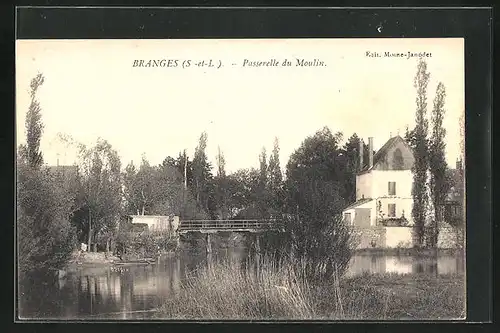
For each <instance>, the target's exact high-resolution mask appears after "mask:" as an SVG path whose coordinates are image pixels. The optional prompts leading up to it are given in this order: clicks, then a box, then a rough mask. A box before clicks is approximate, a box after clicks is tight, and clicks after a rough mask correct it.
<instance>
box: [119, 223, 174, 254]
mask: <svg viewBox="0 0 500 333" xmlns="http://www.w3.org/2000/svg"><path fill="white" fill-rule="evenodd" d="M116 248H117V254H118V255H121V256H122V259H123V255H125V258H129V259H131V258H152V257H156V256H158V255H159V254H160V252H161V251H175V250H176V248H177V240H176V236H175V235H174V234H173V233H169V232H150V231H143V232H133V231H129V230H121V231H120V232H118V235H117V238H116Z"/></svg>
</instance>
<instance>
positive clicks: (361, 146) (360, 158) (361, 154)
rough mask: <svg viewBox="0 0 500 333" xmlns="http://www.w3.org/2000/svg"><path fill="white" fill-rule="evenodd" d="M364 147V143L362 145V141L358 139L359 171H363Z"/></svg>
mask: <svg viewBox="0 0 500 333" xmlns="http://www.w3.org/2000/svg"><path fill="white" fill-rule="evenodd" d="M363 146H364V143H363V139H359V171H361V170H363V166H364V164H363V153H364V152H363V148H364V147H363Z"/></svg>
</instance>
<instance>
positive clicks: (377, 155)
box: [359, 135, 412, 173]
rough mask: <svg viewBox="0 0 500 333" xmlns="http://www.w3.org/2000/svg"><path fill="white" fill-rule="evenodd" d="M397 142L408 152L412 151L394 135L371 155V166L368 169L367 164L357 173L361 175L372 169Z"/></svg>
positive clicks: (401, 139)
mask: <svg viewBox="0 0 500 333" xmlns="http://www.w3.org/2000/svg"><path fill="white" fill-rule="evenodd" d="M398 142H402V143H403V144H404V145H406V146H407V147H408V148H409V149H410V150H412V148H411V147H410V146H409V145H408V144H407V143H406V141H405V140H404V139H403V138H402V137H401V136H399V135H396V136H394V137H392V138H390V139H389V140H387V142H386V143H385V144H384V145H383V146H382V147H381V148H380V149H379V150H378V151H377V152H376V153H375V155H373V166H372V167H371V168H370V166H369V165H368V164H367V165H365V166H364V167H363V169H362V170H361V171H360V172H359V173H363V172H366V171H368V170H371V169H373V168H374V167H375V166H376V165H377V164H378V163H379V162H380V161H383V160H384V158H385V156H386V155H387V153H388V152H389V149H390V148H392V146H394V145H395V144H396V143H398Z"/></svg>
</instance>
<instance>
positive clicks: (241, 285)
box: [156, 258, 465, 320]
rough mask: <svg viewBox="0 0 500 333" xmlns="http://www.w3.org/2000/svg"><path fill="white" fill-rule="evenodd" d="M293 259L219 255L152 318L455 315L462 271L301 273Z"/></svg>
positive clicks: (461, 300)
mask: <svg viewBox="0 0 500 333" xmlns="http://www.w3.org/2000/svg"><path fill="white" fill-rule="evenodd" d="M308 268H309V264H308V263H306V262H304V261H300V260H280V261H275V260H271V259H270V258H263V259H261V260H259V261H255V260H252V261H247V262H246V263H244V265H243V267H242V264H241V263H240V262H237V261H220V262H214V263H212V264H209V265H207V266H205V267H202V268H200V269H199V270H197V271H195V272H194V273H192V274H191V275H190V276H188V277H187V279H186V280H185V282H184V283H183V285H182V287H181V289H180V291H179V292H178V293H177V294H175V295H173V297H172V298H170V299H169V300H167V301H166V303H165V304H164V305H163V306H162V307H161V308H160V309H159V311H158V313H157V315H156V316H157V317H159V318H169V319H187V320H279V319H282V320H307V319H315V320H323V319H325V320H367V319H368V320H384V319H392V320H400V319H403V320H404V319H412V320H418V319H440V318H441V319H445V318H447V319H458V318H460V317H463V314H464V311H465V306H464V305H465V297H464V296H465V289H464V284H463V283H464V279H463V276H459V275H451V276H441V277H436V276H434V275H428V274H425V275H421V276H417V277H416V276H412V275H395V274H384V275H361V276H357V277H352V278H349V277H342V278H341V277H339V276H338V275H335V274H334V276H332V278H331V279H328V280H322V281H318V280H316V281H314V280H311V279H310V278H308V276H310V275H308V274H307V271H306V270H307V269H308Z"/></svg>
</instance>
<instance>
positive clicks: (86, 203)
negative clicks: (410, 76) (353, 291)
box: [17, 61, 448, 273]
mask: <svg viewBox="0 0 500 333" xmlns="http://www.w3.org/2000/svg"><path fill="white" fill-rule="evenodd" d="M428 80H429V74H428V73H427V69H426V64H425V62H423V61H421V62H419V64H418V71H417V75H416V78H415V87H416V88H417V100H416V101H417V111H416V126H415V128H414V129H413V130H411V131H409V130H407V133H406V140H407V141H408V142H409V144H410V145H411V146H412V147H413V149H414V152H415V160H416V163H415V166H414V177H415V185H414V187H413V192H412V194H413V197H414V207H413V211H412V215H413V219H414V221H415V224H416V225H417V227H418V229H419V242H420V244H422V243H423V238H424V234H423V232H422V230H424V225H427V224H428V223H427V224H426V213H427V212H428V210H429V208H428V202H429V198H430V196H429V195H427V194H426V193H427V192H426V190H427V188H428V187H430V188H431V194H432V203H433V204H434V207H435V208H434V209H437V207H440V205H441V204H442V203H443V201H444V196H445V193H446V192H447V186H448V185H447V184H448V183H447V182H446V179H445V171H446V162H445V160H444V149H445V143H444V137H445V131H444V129H443V126H442V119H443V115H444V98H445V89H444V86H443V85H442V84H439V85H438V91H437V94H436V98H435V101H434V108H433V112H432V124H433V126H432V132H431V136H430V138H428V129H427V127H428V125H427V119H426V87H427V83H428ZM43 82H44V77H43V75H42V74H38V75H37V76H36V77H35V78H34V79H33V80H32V82H31V99H32V101H31V104H30V107H29V110H28V112H27V116H26V123H25V125H26V144H25V145H21V146H19V149H18V161H17V163H18V168H17V173H18V182H17V194H18V200H17V226H18V229H17V230H18V244H19V246H18V256H19V258H20V269H21V271H22V272H30V271H34V270H35V271H36V270H43V269H45V270H46V269H52V268H57V267H61V265H64V263H65V262H66V261H67V259H68V258H69V257H70V255H71V252H72V251H73V250H74V249H75V247H76V245H77V244H78V243H80V242H84V243H87V244H88V245H89V247H90V250H93V251H96V250H97V244H101V246H102V247H105V250H109V249H110V248H112V247H113V241H114V240H115V239H116V237H117V229H118V227H119V226H120V221H121V218H122V217H123V216H125V215H131V214H132V215H135V214H138V215H177V216H180V217H181V219H238V218H244V219H248V218H272V217H279V218H281V219H282V220H285V222H286V223H285V226H286V230H285V232H284V233H282V234H280V235H279V237H278V236H277V235H273V234H272V233H269V235H268V236H266V238H265V239H264V241H263V243H264V248H265V249H268V250H269V251H271V252H273V251H274V252H281V253H294V254H295V255H296V256H297V257H298V258H302V259H304V258H306V259H307V258H309V259H310V260H309V261H308V262H309V263H311V265H318V263H319V264H320V266H321V267H322V268H321V270H322V271H325V269H326V268H325V267H327V266H328V267H330V268H328V269H330V270H331V269H333V268H332V267H335V269H338V270H342V269H344V268H345V267H346V266H347V263H348V261H349V258H350V251H351V247H350V243H349V242H350V234H349V231H348V230H347V227H346V226H345V225H344V222H343V220H342V218H341V211H342V209H343V208H344V207H345V206H346V205H347V204H350V203H352V202H354V201H355V200H356V183H355V182H356V173H357V172H358V171H359V169H360V168H361V167H362V166H361V165H360V158H359V147H360V144H361V142H362V141H361V139H360V138H359V137H358V136H357V135H356V134H355V133H354V134H352V135H351V136H350V137H349V138H348V139H347V140H345V141H344V136H343V133H341V132H337V133H333V132H332V131H331V130H330V129H329V128H328V127H324V128H322V129H320V130H318V131H317V132H316V133H314V134H313V135H311V136H309V137H307V138H305V139H304V140H303V142H302V143H301V145H300V146H299V147H298V148H297V149H296V150H295V151H294V152H293V153H292V154H291V156H290V157H289V160H288V162H287V164H286V168H285V170H281V167H280V147H279V141H278V139H277V138H275V140H274V144H273V149H272V150H271V151H270V152H269V155H268V152H267V150H266V149H265V147H263V148H262V151H261V153H260V154H259V156H258V157H257V156H256V159H257V158H258V161H259V167H258V168H246V169H239V170H237V171H235V172H232V173H228V172H227V171H226V167H225V166H226V157H225V156H224V152H223V151H222V150H221V149H220V148H219V149H218V153H217V156H216V158H215V165H212V164H211V163H210V162H209V160H208V156H207V153H206V147H207V143H208V136H207V133H205V132H203V133H201V135H200V137H199V140H198V145H197V146H196V147H195V149H194V155H193V157H192V158H190V157H189V156H188V155H187V153H186V150H183V151H181V152H179V154H178V156H176V157H172V156H167V157H166V158H165V159H164V160H163V162H162V163H161V164H159V165H151V164H150V163H149V161H148V160H147V157H146V156H145V155H143V157H142V159H141V161H140V163H139V165H135V164H134V163H133V162H130V163H128V164H127V165H126V166H125V167H124V168H122V165H121V161H120V159H119V156H118V153H117V151H116V150H115V149H114V148H113V147H112V146H111V144H110V143H109V142H107V141H106V140H103V139H99V140H98V141H97V143H96V144H95V145H93V146H90V147H87V146H84V145H82V144H78V143H77V147H78V149H79V159H78V162H77V167H78V172H77V173H76V175H75V176H74V177H72V178H70V179H66V178H65V179H64V181H61V178H60V177H58V176H57V175H54V173H51V172H49V170H48V168H47V167H46V166H44V164H43V154H42V152H41V151H40V140H41V137H42V134H43V121H42V112H41V107H40V104H39V102H38V101H37V99H36V93H37V91H38V88H39V87H40V86H41V85H42V84H43ZM66 140H67V141H68V142H69V141H71V139H70V138H69V137H67V138H66ZM363 146H364V147H363V148H364V149H363V152H364V158H363V160H364V161H368V155H369V147H368V146H367V145H365V144H364V143H363ZM372 153H373V152H372ZM429 174H430V175H431V176H430V177H428V175H429ZM428 178H429V179H428ZM434 220H436V219H434ZM436 234H437V231H435V232H434V234H433V236H434V238H433V239H437V238H436ZM431 238H432V237H431ZM433 244H435V241H434V243H433ZM330 264H331V265H330ZM328 269H326V270H328ZM329 273H331V272H329Z"/></svg>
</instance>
